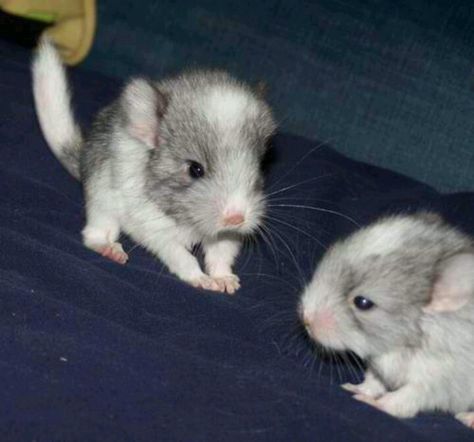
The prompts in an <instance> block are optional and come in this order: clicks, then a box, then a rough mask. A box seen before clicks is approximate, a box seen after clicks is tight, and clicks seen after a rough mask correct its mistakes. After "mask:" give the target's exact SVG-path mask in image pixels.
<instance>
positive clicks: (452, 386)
mask: <svg viewBox="0 0 474 442" xmlns="http://www.w3.org/2000/svg"><path fill="white" fill-rule="evenodd" d="M299 314H300V316H301V319H302V321H303V322H304V325H305V327H306V329H307V331H308V334H309V335H310V337H311V338H312V339H313V340H315V341H316V342H317V343H318V344H320V345H322V346H324V347H326V348H329V349H332V350H335V351H347V350H349V351H353V352H355V353H356V354H358V355H359V356H360V357H362V358H363V359H364V360H365V361H366V363H367V367H368V369H367V371H366V373H365V380H364V382H363V383H362V384H359V385H354V384H345V385H343V387H344V388H345V389H347V390H349V391H350V392H352V393H354V397H355V398H356V399H358V400H360V401H363V402H366V403H368V404H371V405H373V406H375V407H377V408H379V409H380V410H383V411H385V412H387V413H390V414H392V415H394V416H399V417H411V416H414V415H416V414H417V413H418V412H421V411H429V410H440V411H445V412H450V413H453V414H455V415H456V417H457V418H458V419H459V420H460V421H462V422H463V423H464V424H466V425H468V426H470V427H471V428H474V243H473V240H472V239H471V238H470V237H469V236H467V235H465V234H463V233H461V232H460V231H459V230H457V229H455V228H453V227H451V226H449V225H448V224H446V223H445V222H444V221H443V220H442V219H441V218H440V217H438V216H437V215H435V214H432V213H427V212H423V213H419V214H416V215H404V216H401V215H400V216H393V217H387V218H383V219H381V220H379V221H377V222H375V223H374V224H372V225H369V226H368V227H366V228H363V229H361V230H358V231H357V232H355V233H354V234H352V235H351V236H349V237H348V238H346V239H344V240H341V241H339V242H336V244H335V245H333V246H332V247H331V248H330V249H329V250H328V252H327V254H326V255H325V256H324V257H323V259H322V260H321V262H320V263H319V265H318V267H317V269H316V271H315V274H314V276H313V279H312V281H311V283H310V284H309V285H308V286H307V287H306V289H305V290H304V292H303V294H302V297H301V302H300V305H299Z"/></svg>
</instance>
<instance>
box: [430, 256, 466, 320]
mask: <svg viewBox="0 0 474 442" xmlns="http://www.w3.org/2000/svg"><path fill="white" fill-rule="evenodd" d="M473 300H474V253H458V254H457V255H454V256H452V257H451V258H448V259H446V260H444V261H443V262H442V263H441V264H440V271H439V275H438V278H437V279H436V281H435V284H434V286H433V290H432V293H431V299H430V302H429V303H428V304H427V305H426V306H425V307H424V308H423V310H424V311H425V312H431V313H434V312H448V311H456V310H459V309H460V308H462V307H463V306H464V305H465V304H467V303H468V302H469V301H473Z"/></svg>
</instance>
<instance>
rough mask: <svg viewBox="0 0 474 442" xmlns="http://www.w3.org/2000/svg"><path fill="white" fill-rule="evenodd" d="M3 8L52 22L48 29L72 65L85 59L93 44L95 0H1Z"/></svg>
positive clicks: (16, 13) (49, 34)
mask: <svg viewBox="0 0 474 442" xmlns="http://www.w3.org/2000/svg"><path fill="white" fill-rule="evenodd" d="M0 8H1V9H3V10H4V11H5V12H8V13H10V14H15V15H19V16H22V17H26V18H32V19H36V20H38V19H39V20H42V21H45V22H52V23H53V24H52V26H51V27H49V28H48V29H47V30H46V33H47V34H48V36H49V37H51V39H52V40H53V41H54V42H55V43H56V46H57V48H58V49H59V52H60V53H61V56H62V58H63V60H64V61H65V62H66V63H67V64H69V65H74V64H77V63H79V62H80V61H82V60H83V59H84V58H85V56H86V55H87V53H88V52H89V50H90V48H91V46H92V41H93V39H94V32H95V26H96V5H95V0H0Z"/></svg>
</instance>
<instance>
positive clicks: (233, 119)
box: [203, 87, 256, 131]
mask: <svg viewBox="0 0 474 442" xmlns="http://www.w3.org/2000/svg"><path fill="white" fill-rule="evenodd" d="M255 106H256V105H255V101H254V100H253V99H251V97H249V95H247V94H245V93H243V92H242V91H240V90H234V89H231V88H223V87H219V88H215V89H213V90H212V91H210V92H209V93H208V94H206V95H205V96H204V102H203V110H204V112H205V115H206V117H207V119H208V120H209V121H211V122H213V123H215V124H217V125H219V126H220V127H222V128H223V129H226V131H228V130H229V129H232V128H233V127H237V126H238V125H239V124H240V123H241V121H242V119H243V118H245V117H249V116H252V115H255V113H256V107H255Z"/></svg>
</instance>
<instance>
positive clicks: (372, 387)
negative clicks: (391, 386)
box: [341, 381, 385, 399]
mask: <svg viewBox="0 0 474 442" xmlns="http://www.w3.org/2000/svg"><path fill="white" fill-rule="evenodd" d="M341 388H343V389H344V390H346V391H350V392H351V393H354V394H361V395H364V396H368V397H371V398H374V399H376V398H378V397H380V396H382V394H384V393H385V387H383V385H381V384H380V383H379V382H375V381H374V382H368V381H364V382H362V383H361V384H351V383H349V382H348V383H346V384H342V385H341Z"/></svg>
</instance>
